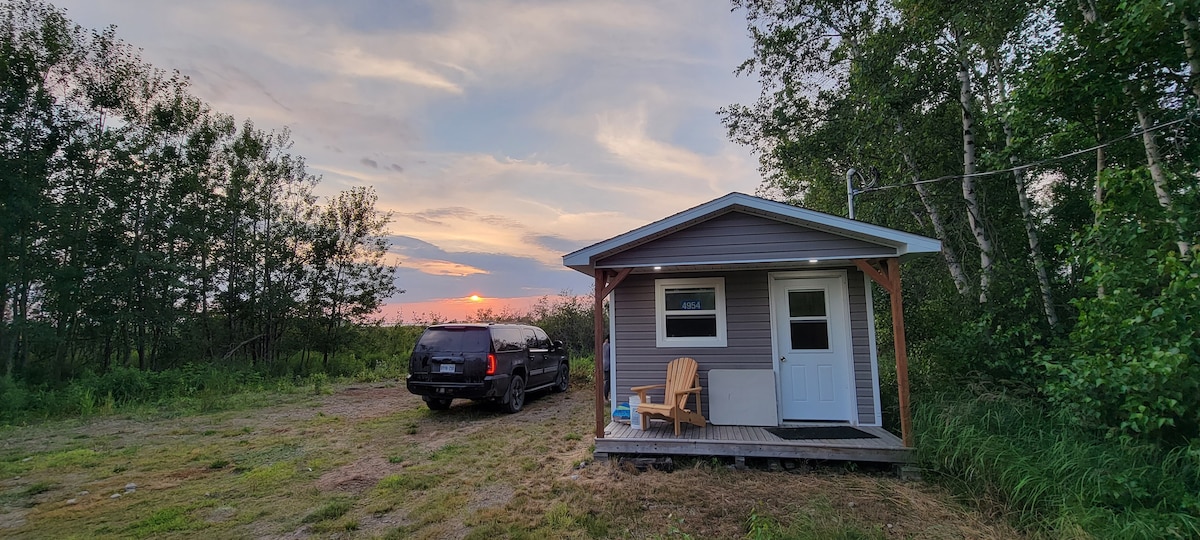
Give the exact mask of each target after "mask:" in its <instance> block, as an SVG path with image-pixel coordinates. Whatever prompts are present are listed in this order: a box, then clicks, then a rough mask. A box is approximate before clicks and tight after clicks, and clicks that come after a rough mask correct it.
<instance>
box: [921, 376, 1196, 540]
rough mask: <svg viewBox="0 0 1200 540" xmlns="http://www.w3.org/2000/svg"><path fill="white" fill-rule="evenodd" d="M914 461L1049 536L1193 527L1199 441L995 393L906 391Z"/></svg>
mask: <svg viewBox="0 0 1200 540" xmlns="http://www.w3.org/2000/svg"><path fill="white" fill-rule="evenodd" d="M915 403H916V405H917V406H916V408H915V415H914V426H915V428H916V429H915V433H916V446H917V451H918V458H919V459H920V461H921V464H922V466H924V467H926V468H927V469H928V470H929V471H930V472H932V473H936V475H937V476H932V477H933V478H935V479H937V478H941V479H942V480H944V481H945V482H946V483H947V484H949V485H951V486H952V487H954V488H956V489H957V490H959V491H960V492H963V493H964V494H966V495H968V496H970V497H971V498H973V499H976V500H988V499H990V500H994V501H998V502H1000V503H1001V504H1003V505H1004V506H1005V507H1006V509H1007V510H1008V511H1007V512H1006V513H1007V514H1008V515H1009V516H1010V518H1011V519H1012V520H1013V521H1014V522H1015V524H1016V525H1017V526H1019V527H1022V528H1024V529H1027V530H1030V531H1036V532H1040V533H1044V534H1047V535H1049V536H1051V537H1059V536H1065V535H1073V534H1075V532H1077V531H1083V532H1085V533H1086V534H1089V535H1092V536H1095V537H1097V538H1195V537H1198V536H1200V444H1193V445H1192V446H1190V447H1184V448H1178V449H1175V450H1171V451H1164V450H1161V449H1160V448H1159V447H1158V446H1157V445H1154V444H1148V443H1139V444H1135V443H1132V442H1122V441H1120V440H1118V439H1105V438H1103V437H1100V436H1099V435H1097V434H1096V432H1095V431H1094V430H1089V429H1087V428H1086V427H1085V426H1082V425H1080V424H1079V422H1078V420H1077V419H1075V418H1074V417H1072V416H1070V415H1066V414H1055V413H1053V412H1052V411H1050V410H1048V409H1046V408H1045V407H1044V406H1040V405H1038V404H1036V403H1035V402H1031V401H1024V400H1016V399H1013V398H1010V397H1006V396H1003V395H988V396H982V397H974V398H959V399H952V398H947V397H945V396H939V397H936V398H934V399H929V398H926V399H925V400H920V401H916V402H915Z"/></svg>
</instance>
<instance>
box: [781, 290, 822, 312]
mask: <svg viewBox="0 0 1200 540" xmlns="http://www.w3.org/2000/svg"><path fill="white" fill-rule="evenodd" d="M788 315H789V316H791V317H824V316H825V291H788Z"/></svg>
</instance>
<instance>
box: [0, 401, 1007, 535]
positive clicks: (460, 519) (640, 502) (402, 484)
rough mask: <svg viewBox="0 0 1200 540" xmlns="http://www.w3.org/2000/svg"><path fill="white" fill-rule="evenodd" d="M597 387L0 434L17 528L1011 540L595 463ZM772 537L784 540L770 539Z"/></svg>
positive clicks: (8, 516) (933, 512)
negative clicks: (512, 401) (445, 406)
mask: <svg viewBox="0 0 1200 540" xmlns="http://www.w3.org/2000/svg"><path fill="white" fill-rule="evenodd" d="M590 396H591V394H590V392H589V391H588V390H587V389H572V390H571V391H570V392H568V393H565V394H544V395H540V396H531V397H532V399H531V400H530V401H529V403H528V404H527V405H526V409H525V410H524V411H522V412H521V413H518V414H514V415H508V414H503V413H500V412H498V411H496V410H495V408H494V407H489V406H486V405H483V404H475V403H470V402H461V403H460V402H456V403H455V405H454V406H453V407H452V408H451V409H450V410H448V411H444V412H433V411H430V410H428V409H427V408H426V407H424V406H423V404H422V403H421V401H420V399H419V398H417V397H415V396H412V395H410V394H409V393H408V392H407V391H406V390H405V389H404V387H403V384H401V383H397V382H384V383H374V384H353V385H348V386H341V387H337V388H336V391H335V392H333V393H332V394H327V395H319V396H318V395H311V394H305V393H293V394H276V395H270V396H266V397H267V398H269V399H267V400H265V401H269V402H270V403H271V404H270V405H266V406H261V407H254V408H242V409H239V410H232V411H224V412H218V413H211V414H201V415H191V416H176V417H172V416H171V415H169V414H163V413H153V412H151V413H146V414H138V415H134V416H129V415H115V416H108V417H100V418H93V419H87V420H71V421H57V422H49V423H45V424H40V425H36V426H29V427H9V428H3V429H0V537H18V538H24V537H28V538H61V537H66V536H83V537H155V538H160V537H249V538H307V537H321V538H325V537H339V538H342V537H344V538H360V537H361V538H370V537H393V538H493V537H501V538H592V537H597V538H606V537H611V538H687V537H692V538H736V537H742V536H745V535H746V534H747V532H748V530H749V528H750V527H757V529H756V530H758V531H760V532H762V531H769V530H773V529H772V527H774V528H775V529H777V530H779V531H786V530H793V531H795V530H804V531H809V532H815V533H816V534H818V536H820V535H821V533H822V532H823V531H829V532H830V533H831V534H834V533H838V531H850V532H854V533H856V534H859V533H861V534H865V536H864V537H867V538H872V537H877V538H905V537H917V538H1012V537H1014V536H1017V534H1016V533H1015V532H1014V531H1012V530H1011V529H1009V528H1008V527H1006V526H1005V525H1004V524H1002V523H999V522H997V520H995V519H992V518H988V517H985V516H981V515H979V514H978V513H976V512H972V511H969V510H967V509H964V508H962V507H960V506H959V505H958V504H957V503H955V502H954V501H953V500H952V498H951V497H950V496H948V495H947V494H945V493H944V492H942V491H941V490H939V489H937V488H934V487H931V486H927V485H925V484H920V483H911V482H901V481H899V480H897V479H895V478H893V477H891V476H889V475H886V474H881V473H870V472H866V473H864V472H851V471H852V468H847V467H844V466H840V465H838V466H818V467H815V468H814V467H811V466H808V464H802V465H803V466H800V467H797V468H795V469H793V470H792V471H789V472H766V471H762V470H750V471H734V470H732V469H731V468H729V467H726V466H725V464H723V463H720V462H718V461H716V460H695V461H690V462H682V466H681V468H679V469H678V470H676V471H675V472H673V473H661V472H647V473H636V472H632V471H627V470H622V469H621V468H619V467H615V466H612V465H609V464H590V463H588V461H589V459H590V450H591V446H592V437H591V431H592V403H591V400H590ZM768 537H769V536H768Z"/></svg>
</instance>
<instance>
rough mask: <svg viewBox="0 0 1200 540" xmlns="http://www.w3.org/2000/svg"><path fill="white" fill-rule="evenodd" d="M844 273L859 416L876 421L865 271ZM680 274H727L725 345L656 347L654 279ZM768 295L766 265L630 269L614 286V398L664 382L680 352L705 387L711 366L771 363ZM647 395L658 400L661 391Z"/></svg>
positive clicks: (868, 421)
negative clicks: (731, 268)
mask: <svg viewBox="0 0 1200 540" xmlns="http://www.w3.org/2000/svg"><path fill="white" fill-rule="evenodd" d="M847 273H848V276H847V277H848V286H849V292H850V321H851V332H852V339H853V354H854V387H855V391H856V395H857V405H858V421H859V423H860V424H874V423H876V419H875V391H876V390H875V388H874V381H873V379H872V376H871V350H870V344H869V339H870V337H869V333H868V332H867V311H866V303H865V300H866V297H865V292H864V289H863V275H862V273H861V272H859V271H858V270H857V269H853V268H851V269H847ZM681 277H686V278H699V277H723V278H725V318H726V325H727V326H726V338H727V346H726V347H671V348H662V349H659V348H658V347H657V343H656V339H655V335H656V334H655V328H654V325H655V319H654V280H655V279H669V278H681ZM769 295H770V288H769V283H768V273H767V271H766V270H748V271H741V272H713V273H687V274H659V273H655V274H632V275H630V276H629V277H628V278H626V279H625V280H624V281H622V282H621V285H620V286H618V287H617V289H616V290H615V291H613V306H614V309H613V313H612V316H613V329H614V344H615V347H616V368H615V374H614V376H615V377H616V381H615V382H616V394H615V395H614V398H615V399H616V400H617V401H616V402H617V403H620V402H621V401H628V399H629V396H630V395H632V394H633V393H632V392H630V390H629V388H630V387H633V386H641V385H650V384H662V383H663V382H664V381H663V377H664V376H665V374H666V369H667V367H666V366H667V362H670V361H671V360H672V359H675V358H679V357H682V356H687V357H691V358H695V359H696V361H697V362H698V363H699V369H700V385H701V386H702V387H704V388H708V371H709V370H711V369H773V365H774V362H773V359H772V349H771V308H770V297H769ZM651 395H652V396H654V398H655V399H656V400H657V399H660V396H661V392H659V393H658V394H655V393H654V392H651ZM701 396H702V404H703V406H704V411H705V416H706V417H707V416H708V415H709V411H710V409H709V404H708V393H707V392H702V393H701Z"/></svg>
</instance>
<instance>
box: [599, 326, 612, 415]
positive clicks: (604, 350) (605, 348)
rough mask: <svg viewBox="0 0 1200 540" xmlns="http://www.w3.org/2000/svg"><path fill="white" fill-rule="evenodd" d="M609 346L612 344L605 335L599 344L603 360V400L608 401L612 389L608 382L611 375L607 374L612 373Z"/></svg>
mask: <svg viewBox="0 0 1200 540" xmlns="http://www.w3.org/2000/svg"><path fill="white" fill-rule="evenodd" d="M610 347H612V345H609V344H608V336H605V337H604V344H603V345H601V346H600V356H602V357H603V362H604V401H608V395H609V393H610V392H611V389H612V384H610V383H609V381H610V380H611V376H610V375H609V374H610V373H612V371H611V369H612V367H611V363H612V360H611V358H612V351H611V350H610V349H609V348H610Z"/></svg>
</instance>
